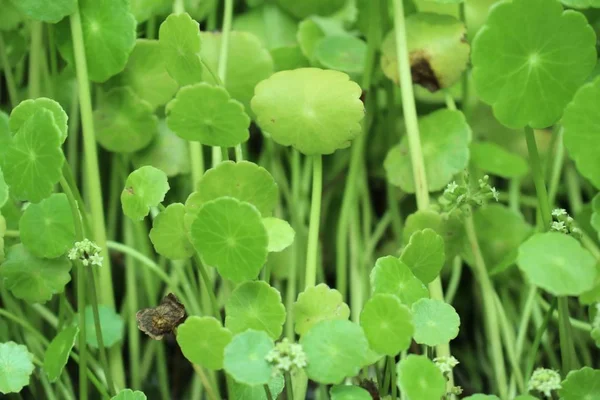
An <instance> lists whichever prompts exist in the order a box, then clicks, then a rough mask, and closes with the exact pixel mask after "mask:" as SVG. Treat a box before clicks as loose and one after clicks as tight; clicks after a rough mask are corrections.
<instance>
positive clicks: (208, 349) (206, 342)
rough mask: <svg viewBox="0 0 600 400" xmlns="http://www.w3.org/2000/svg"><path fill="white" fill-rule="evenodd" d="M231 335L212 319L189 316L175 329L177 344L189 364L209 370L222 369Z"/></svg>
mask: <svg viewBox="0 0 600 400" xmlns="http://www.w3.org/2000/svg"><path fill="white" fill-rule="evenodd" d="M232 337H233V335H232V334H231V332H230V331H229V329H226V328H223V326H222V325H221V322H219V321H218V320H217V319H216V318H213V317H198V316H195V315H194V316H191V317H189V318H187V319H186V320H185V322H184V323H183V324H181V325H179V327H178V328H177V343H178V344H179V347H180V348H181V352H182V353H183V355H184V356H185V358H187V359H188V360H190V362H192V363H194V364H197V365H200V366H202V367H204V368H208V369H211V370H219V369H221V368H223V357H224V354H225V347H226V346H227V345H228V344H229V342H231V339H232Z"/></svg>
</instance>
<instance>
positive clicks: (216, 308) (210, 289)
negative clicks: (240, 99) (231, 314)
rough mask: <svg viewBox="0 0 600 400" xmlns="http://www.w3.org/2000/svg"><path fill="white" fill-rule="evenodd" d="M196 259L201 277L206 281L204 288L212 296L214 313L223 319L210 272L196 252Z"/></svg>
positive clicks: (211, 301) (211, 302)
mask: <svg viewBox="0 0 600 400" xmlns="http://www.w3.org/2000/svg"><path fill="white" fill-rule="evenodd" d="M194 259H195V260H196V264H197V265H198V270H199V271H200V277H201V278H202V282H203V283H204V288H205V289H206V292H207V293H208V296H209V297H210V304H211V307H212V311H213V315H214V317H215V318H217V319H221V313H220V312H219V305H218V303H217V298H216V296H215V292H214V290H213V287H212V281H211V280H210V278H209V276H208V272H207V271H206V267H205V266H204V263H203V262H202V260H201V259H200V256H199V255H198V253H194Z"/></svg>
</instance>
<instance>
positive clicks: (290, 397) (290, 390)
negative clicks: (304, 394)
mask: <svg viewBox="0 0 600 400" xmlns="http://www.w3.org/2000/svg"><path fill="white" fill-rule="evenodd" d="M283 378H284V379H285V391H286V392H285V393H286V399H287V400H294V386H293V382H292V375H291V374H290V373H289V372H286V373H284V374H283Z"/></svg>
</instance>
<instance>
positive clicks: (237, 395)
mask: <svg viewBox="0 0 600 400" xmlns="http://www.w3.org/2000/svg"><path fill="white" fill-rule="evenodd" d="M267 385H269V390H270V391H271V395H272V396H273V398H274V399H275V398H277V396H279V394H281V392H283V388H284V387H285V382H284V379H283V375H276V376H274V377H272V378H271V380H270V381H269V383H268V384H267ZM231 398H232V399H244V400H267V395H266V393H265V389H264V387H263V386H260V385H257V386H250V385H244V384H243V383H238V382H236V381H235V380H234V381H232V382H231Z"/></svg>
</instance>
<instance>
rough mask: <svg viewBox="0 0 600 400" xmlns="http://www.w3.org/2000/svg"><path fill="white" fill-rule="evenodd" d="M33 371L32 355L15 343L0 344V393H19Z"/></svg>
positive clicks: (25, 348) (27, 382) (27, 383)
mask: <svg viewBox="0 0 600 400" xmlns="http://www.w3.org/2000/svg"><path fill="white" fill-rule="evenodd" d="M34 369H35V367H34V365H33V354H31V353H30V352H29V351H28V350H27V347H25V346H23V345H22V344H17V343H15V342H6V343H0V393H3V394H9V393H19V392H20V391H21V389H23V388H24V387H25V386H27V385H29V377H30V376H31V374H32V373H33V370H34Z"/></svg>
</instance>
